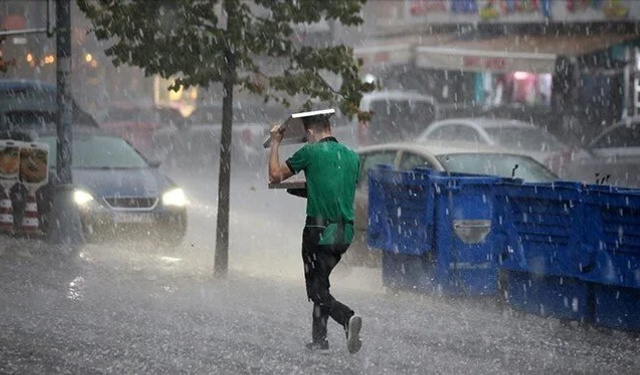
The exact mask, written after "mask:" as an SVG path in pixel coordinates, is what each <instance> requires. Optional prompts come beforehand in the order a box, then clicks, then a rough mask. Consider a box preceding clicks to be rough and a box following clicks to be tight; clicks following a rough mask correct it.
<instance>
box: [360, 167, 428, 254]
mask: <svg viewBox="0 0 640 375" xmlns="http://www.w3.org/2000/svg"><path fill="white" fill-rule="evenodd" d="M432 196H433V191H432V189H431V188H430V185H429V184H428V183H426V176H425V175H424V173H420V172H413V171H411V172H396V171H393V170H391V169H390V168H388V167H385V168H377V169H371V170H370V171H369V223H368V230H367V242H368V244H369V246H370V247H371V248H374V249H378V250H382V251H386V252H393V253H400V254H409V255H422V254H424V253H426V252H429V251H431V250H432V244H433V197H432Z"/></svg>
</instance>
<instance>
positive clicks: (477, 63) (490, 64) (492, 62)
mask: <svg viewBox="0 0 640 375" xmlns="http://www.w3.org/2000/svg"><path fill="white" fill-rule="evenodd" d="M462 65H463V66H464V67H465V68H484V69H488V70H494V69H504V68H505V66H506V65H507V64H506V62H505V60H504V59H503V58H501V57H478V56H463V57H462Z"/></svg>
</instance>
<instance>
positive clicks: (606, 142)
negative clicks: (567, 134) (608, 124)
mask: <svg viewBox="0 0 640 375" xmlns="http://www.w3.org/2000/svg"><path fill="white" fill-rule="evenodd" d="M591 147H592V148H616V147H640V124H638V123H632V124H630V125H628V126H626V125H622V126H617V127H615V128H611V129H610V130H608V131H607V132H605V133H604V134H603V135H602V136H601V137H599V138H598V139H597V140H596V141H595V142H593V144H592V145H591Z"/></svg>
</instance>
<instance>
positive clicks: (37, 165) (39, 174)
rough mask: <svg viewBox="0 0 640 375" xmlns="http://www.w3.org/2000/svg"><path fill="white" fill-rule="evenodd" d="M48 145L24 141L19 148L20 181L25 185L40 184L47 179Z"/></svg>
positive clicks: (44, 183) (43, 183)
mask: <svg viewBox="0 0 640 375" xmlns="http://www.w3.org/2000/svg"><path fill="white" fill-rule="evenodd" d="M48 163H49V146H48V145H47V144H45V143H24V144H23V145H22V147H21V148H20V171H19V175H20V182H21V183H22V184H24V185H25V186H42V185H46V184H47V182H48V181H49V164H48Z"/></svg>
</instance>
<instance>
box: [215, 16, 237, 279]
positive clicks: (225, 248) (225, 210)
mask: <svg viewBox="0 0 640 375" xmlns="http://www.w3.org/2000/svg"><path fill="white" fill-rule="evenodd" d="M227 27H228V26H227ZM225 56H226V63H227V66H226V75H225V80H224V82H223V85H222V90H223V98H222V134H221V136H220V168H219V172H218V220H217V224H216V225H217V228H216V253H215V258H214V268H213V274H214V276H215V277H217V278H225V277H226V276H227V271H228V269H229V195H230V190H231V186H230V185H231V135H232V131H231V126H232V122H233V87H234V85H235V70H236V56H235V54H234V52H233V51H232V50H231V48H227V50H226V52H225Z"/></svg>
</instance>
